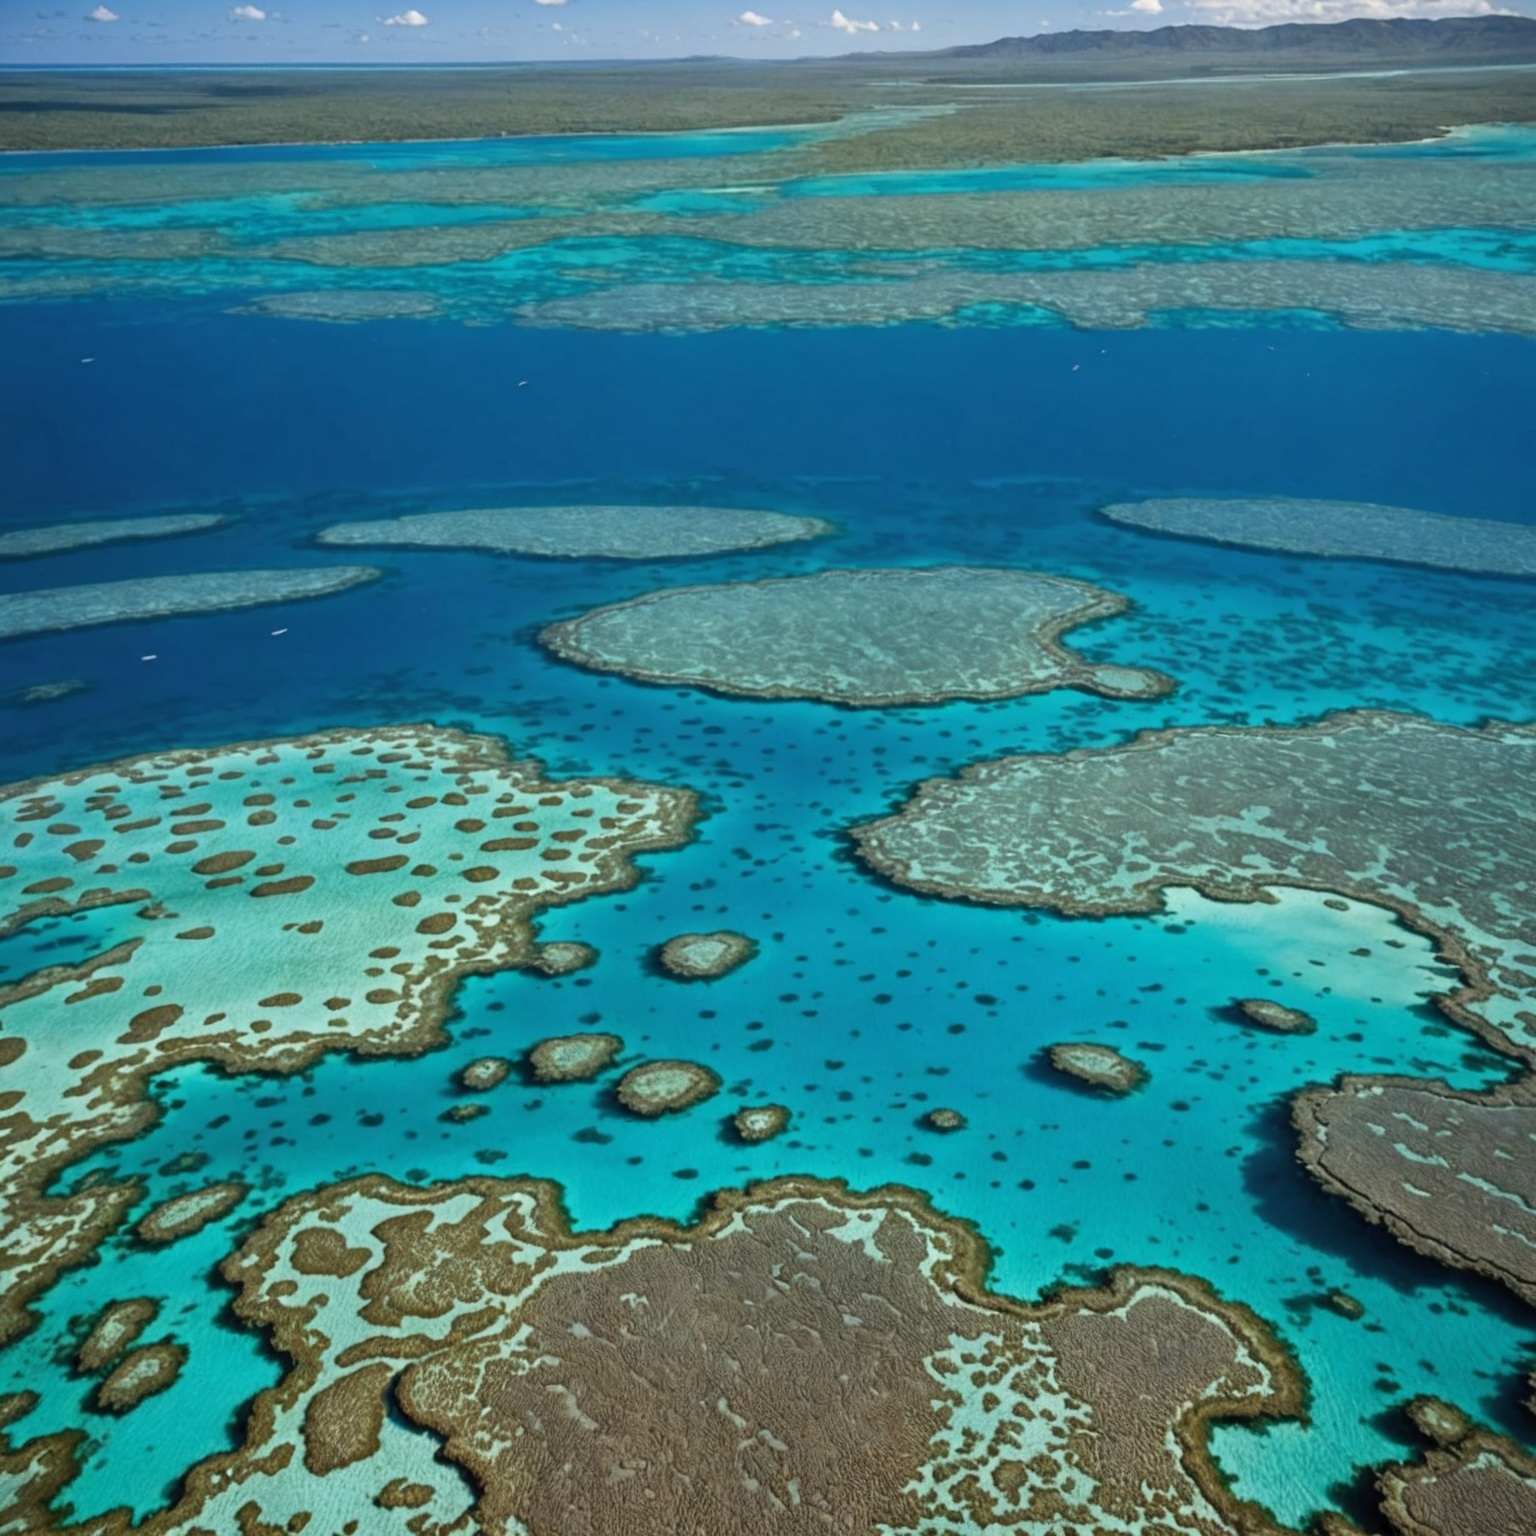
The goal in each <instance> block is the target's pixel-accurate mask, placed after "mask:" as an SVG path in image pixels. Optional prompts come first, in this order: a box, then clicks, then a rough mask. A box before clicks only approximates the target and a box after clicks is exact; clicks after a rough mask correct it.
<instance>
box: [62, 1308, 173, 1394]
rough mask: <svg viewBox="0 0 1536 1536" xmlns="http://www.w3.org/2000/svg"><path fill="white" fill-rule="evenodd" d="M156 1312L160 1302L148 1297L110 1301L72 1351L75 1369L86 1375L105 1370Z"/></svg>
mask: <svg viewBox="0 0 1536 1536" xmlns="http://www.w3.org/2000/svg"><path fill="white" fill-rule="evenodd" d="M159 1311H160V1303H159V1302H158V1301H155V1300H153V1299H152V1298H151V1297H148V1296H134V1297H130V1298H129V1299H128V1300H127V1301H109V1302H108V1303H107V1305H106V1306H104V1307H103V1308H102V1309H101V1311H100V1312H98V1313H97V1314H96V1319H95V1321H94V1322H93V1323H92V1324H91V1330H90V1332H89V1333H87V1334H86V1336H85V1337H84V1338H83V1339H82V1340H81V1341H80V1347H79V1348H78V1349H77V1350H76V1351H75V1369H76V1370H77V1371H83V1372H85V1373H86V1374H88V1375H89V1374H94V1373H95V1372H97V1371H104V1370H106V1368H107V1367H108V1366H109V1365H111V1363H112V1362H113V1361H114V1360H116V1359H117V1357H118V1356H119V1355H120V1354H122V1352H123V1351H124V1350H125V1349H127V1348H128V1346H129V1345H130V1344H132V1343H133V1341H134V1340H135V1339H136V1338H138V1336H139V1335H140V1334H141V1333H143V1331H144V1330H145V1329H146V1328H147V1327H149V1325H150V1324H151V1323H152V1322H154V1320H155V1318H156V1316H157V1315H158V1314H159Z"/></svg>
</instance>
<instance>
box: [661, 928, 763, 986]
mask: <svg viewBox="0 0 1536 1536" xmlns="http://www.w3.org/2000/svg"><path fill="white" fill-rule="evenodd" d="M756 953H757V945H756V944H755V943H754V942H753V941H752V940H751V939H749V938H748V937H747V936H746V935H745V934H744V933H732V932H730V931H729V930H728V929H722V930H721V931H720V932H718V933H680V934H678V935H677V937H676V938H675V939H668V940H667V942H666V943H665V944H663V945H662V946H661V949H660V950H659V951H658V952H657V956H656V959H657V963H658V964H659V965H660V966H661V968H662V969H663V970H664V971H665V972H666V973H667V974H668V975H669V976H672V977H675V978H676V979H677V980H678V981H710V980H713V979H714V978H715V977H717V976H724V975H726V974H727V973H728V972H730V971H734V970H735V969H736V967H737V966H739V965H745V964H746V963H747V961H748V960H750V959H751V958H752V957H753V955H755V954H756Z"/></svg>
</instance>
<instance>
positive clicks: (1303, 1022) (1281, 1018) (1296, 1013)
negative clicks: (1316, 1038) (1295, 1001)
mask: <svg viewBox="0 0 1536 1536" xmlns="http://www.w3.org/2000/svg"><path fill="white" fill-rule="evenodd" d="M1232 1006H1233V1007H1234V1008H1235V1009H1236V1010H1237V1012H1238V1013H1239V1014H1241V1015H1242V1017H1243V1019H1244V1020H1245V1021H1246V1022H1247V1023H1249V1024H1256V1025H1257V1026H1258V1027H1259V1028H1260V1029H1267V1030H1269V1031H1270V1032H1271V1033H1272V1034H1276V1035H1311V1034H1315V1033H1316V1032H1317V1020H1316V1019H1314V1018H1313V1017H1312V1015H1311V1014H1310V1013H1306V1012H1303V1010H1302V1009H1300V1008H1288V1007H1287V1006H1286V1005H1285V1004H1284V1003H1277V1002H1275V1001H1274V999H1273V998H1268V997H1240V998H1238V999H1237V1001H1236V1002H1234V1003H1233V1004H1232Z"/></svg>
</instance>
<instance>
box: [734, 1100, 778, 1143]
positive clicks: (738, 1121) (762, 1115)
mask: <svg viewBox="0 0 1536 1536" xmlns="http://www.w3.org/2000/svg"><path fill="white" fill-rule="evenodd" d="M731 1125H732V1127H733V1128H734V1130H735V1132H736V1135H737V1136H738V1137H739V1138H740V1139H741V1140H742V1141H744V1142H746V1143H747V1144H748V1145H749V1146H755V1145H756V1144H757V1143H758V1142H760V1141H772V1140H773V1138H774V1137H775V1136H778V1135H780V1134H781V1133H782V1132H784V1131H785V1130H787V1129H788V1127H789V1110H788V1109H786V1108H785V1107H784V1105H782V1104H755V1105H751V1106H743V1107H742V1108H741V1109H738V1110H737V1111H736V1113H735V1114H734V1115H733V1116H732V1117H731Z"/></svg>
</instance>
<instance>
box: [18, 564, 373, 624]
mask: <svg viewBox="0 0 1536 1536" xmlns="http://www.w3.org/2000/svg"><path fill="white" fill-rule="evenodd" d="M382 574H383V573H382V572H381V571H378V570H375V569H374V568H373V567H372V566H368V565H332V566H319V567H314V568H312V569H308V570H303V569H299V570H287V571H198V572H195V573H193V574H190V575H186V576H139V577H134V578H132V579H130V580H128V581H101V582H92V583H90V584H89V585H86V586H79V587H49V588H46V589H44V590H42V591H39V592H0V640H13V639H16V638H18V637H19V636H21V635H42V634H49V633H53V632H57V631H59V630H66V629H89V628H90V627H92V626H93V625H97V624H120V623H124V622H127V621H129V620H137V619H169V618H175V617H176V616H177V615H179V614H186V613H220V612H223V611H224V610H225V609H230V608H255V607H259V606H261V605H262V604H265V603H291V602H297V601H298V600H300V599H302V598H311V597H329V596H330V595H331V594H332V593H334V592H345V591H346V590H347V588H349V587H356V586H361V585H362V584H363V583H364V582H368V581H376V580H377V579H378V578H379V576H381V575H382Z"/></svg>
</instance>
